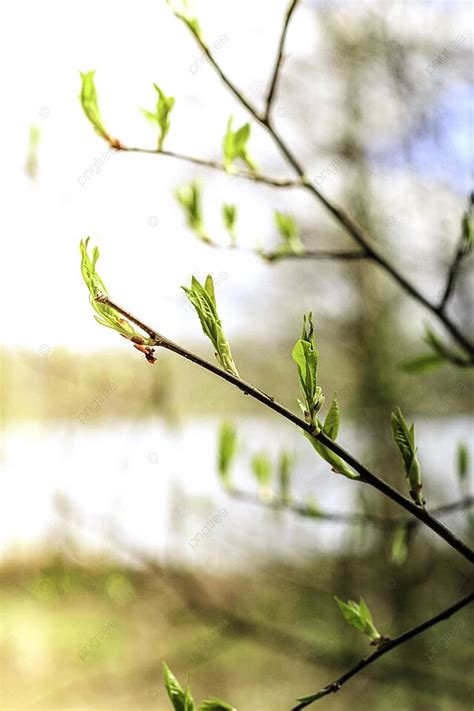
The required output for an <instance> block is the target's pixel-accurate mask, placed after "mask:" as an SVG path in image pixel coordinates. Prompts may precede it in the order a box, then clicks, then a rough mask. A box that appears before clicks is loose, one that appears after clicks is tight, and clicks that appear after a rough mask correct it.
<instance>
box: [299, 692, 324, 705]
mask: <svg viewBox="0 0 474 711" xmlns="http://www.w3.org/2000/svg"><path fill="white" fill-rule="evenodd" d="M327 693H328V692H327V690H326V689H321V691H317V692H316V693H315V694H310V695H309V696H299V697H298V698H297V699H296V700H297V701H298V703H300V704H307V705H309V704H311V703H313V701H317V700H318V699H322V698H323V697H324V696H326V695H327Z"/></svg>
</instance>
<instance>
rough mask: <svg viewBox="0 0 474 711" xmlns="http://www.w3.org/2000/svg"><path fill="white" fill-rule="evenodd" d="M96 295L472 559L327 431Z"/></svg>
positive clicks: (161, 344)
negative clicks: (280, 420)
mask: <svg viewBox="0 0 474 711" xmlns="http://www.w3.org/2000/svg"><path fill="white" fill-rule="evenodd" d="M96 298H97V301H99V302H100V303H103V304H106V305H107V306H109V307H111V308H113V309H115V310H116V311H117V312H118V313H119V314H121V315H122V316H124V317H125V318H126V319H128V320H129V321H130V322H131V323H134V324H135V325H136V326H138V327H139V328H141V329H142V330H143V331H144V332H145V333H146V334H147V335H148V336H149V337H150V338H151V340H152V341H153V344H151V345H153V346H157V347H161V348H166V349H167V350H169V351H173V353H176V354H177V355H179V356H181V357H182V358H186V360H189V361H191V362H192V363H194V364H195V365H198V366H200V367H201V368H204V369H205V370H208V371H210V372H211V373H213V374H214V375H217V376H218V377H219V378H222V379H223V380H226V381H227V382H228V383H231V384H232V385H235V387H237V388H238V389H239V390H241V391H242V392H243V393H245V394H246V395H249V396H250V397H252V398H253V399H254V400H258V402H260V403H262V404H263V405H265V406H266V407H268V408H270V410H273V411H274V412H277V413H278V414H279V415H281V416H282V417H284V418H285V419H287V420H289V421H290V422H292V423H293V424H295V425H296V426H297V427H299V428H300V429H302V430H303V431H305V432H308V433H309V434H311V435H312V436H314V437H315V438H316V439H318V440H319V441H320V442H321V444H323V445H324V446H325V447H327V448H328V449H330V450H331V451H332V452H334V454H337V455H338V456H339V457H341V459H343V460H344V461H345V462H346V463H347V464H349V466H350V467H352V469H354V471H356V472H357V473H358V475H359V479H358V481H361V482H363V483H365V484H368V485H369V486H372V487H374V488H375V489H377V490H378V491H380V492H381V493H382V494H385V496H387V497H388V498H389V499H391V500H392V501H394V502H395V503H396V504H398V505H399V506H401V507H402V508H404V509H405V510H406V511H408V512H409V513H411V514H412V515H413V516H415V517H416V518H417V519H419V520H420V521H422V522H423V523H424V524H425V525H426V526H428V528H430V529H431V530H432V531H434V532H435V533H436V534H437V535H438V536H440V538H442V539H443V540H444V541H445V542H446V543H448V545H450V546H451V547H452V548H454V549H455V550H457V551H458V553H461V555H462V556H464V558H466V559H467V560H469V561H470V562H474V551H473V550H471V549H470V548H469V546H468V545H467V544H466V543H464V542H463V541H461V540H460V539H459V538H458V537H457V536H455V535H454V533H452V532H451V531H450V530H449V529H447V528H446V527H445V526H444V525H443V524H442V523H440V521H438V520H437V519H435V518H434V517H433V516H431V514H430V513H428V511H427V510H426V509H425V508H422V507H419V506H417V505H416V504H414V503H413V502H412V501H410V500H409V499H407V498H406V497H405V496H403V495H402V494H400V493H399V492H398V491H397V490H396V489H393V488H392V487H391V486H390V484H387V483H386V482H384V481H383V480H382V479H379V477H378V476H377V475H376V474H373V473H372V472H371V471H369V469H367V468H366V467H365V466H364V465H363V464H361V463H360V462H359V461H357V459H355V458H354V457H353V456H352V455H351V454H350V453H349V452H347V451H346V450H345V449H343V448H342V447H341V446H340V445H339V444H337V443H336V442H333V440H332V439H330V438H329V437H328V436H327V435H325V434H324V432H322V431H321V432H319V433H318V434H315V433H314V428H313V427H312V426H311V425H309V424H307V423H306V422H305V421H304V420H302V419H301V418H300V417H298V416H297V415H295V414H294V413H293V412H291V410H288V409H287V408H286V407H284V406H283V405H280V403H278V402H276V401H275V399H274V398H273V397H271V396H270V395H267V394H266V393H264V392H262V391H261V390H259V389H258V388H256V387H255V386H254V385H251V384H250V383H247V382H246V381H245V380H242V378H240V377H238V376H236V375H234V374H233V373H229V372H228V371H226V370H224V369H223V368H220V367H219V366H218V365H215V364H214V363H210V362H208V361H206V360H204V359H203V358H201V357H200V356H198V355H196V354H195V353H192V352H191V351H188V350H186V349H185V348H183V347H182V346H180V345H178V344H177V343H174V342H173V341H171V340H169V339H168V338H166V337H165V336H163V335H161V334H160V333H158V332H157V331H155V330H154V329H152V328H150V326H147V325H146V324H145V323H143V322H142V321H140V320H139V319H137V317H136V316H133V315H132V314H131V313H129V312H128V311H125V310H124V309H123V308H121V307H120V306H118V305H117V304H116V303H114V302H113V301H111V300H110V299H109V298H108V297H107V296H105V295H104V294H101V295H98V296H97V297H96Z"/></svg>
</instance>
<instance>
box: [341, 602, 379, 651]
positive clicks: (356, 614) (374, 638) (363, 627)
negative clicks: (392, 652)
mask: <svg viewBox="0 0 474 711" xmlns="http://www.w3.org/2000/svg"><path fill="white" fill-rule="evenodd" d="M334 599H335V600H336V602H337V604H338V606H339V609H340V611H341V612H342V615H343V617H344V619H345V620H346V622H348V623H349V624H350V625H351V626H352V627H354V628H355V629H356V630H359V631H360V632H363V633H364V634H365V635H366V636H367V637H368V638H369V639H370V641H371V642H378V641H380V640H381V639H382V636H381V635H380V633H379V632H378V630H377V629H376V627H375V625H374V623H373V620H372V615H371V613H370V610H369V608H368V607H367V605H366V603H365V600H364V598H362V597H361V598H360V602H359V604H357V603H356V602H354V600H349V601H348V602H347V603H346V602H343V601H342V600H340V599H339V598H338V597H336V596H334Z"/></svg>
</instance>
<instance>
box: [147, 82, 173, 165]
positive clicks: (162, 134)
mask: <svg viewBox="0 0 474 711" xmlns="http://www.w3.org/2000/svg"><path fill="white" fill-rule="evenodd" d="M153 86H154V87H155V90H156V93H157V94H158V98H157V101H156V108H155V111H154V112H153V111H148V110H147V109H142V111H143V114H144V116H146V118H147V119H148V120H149V121H151V123H153V124H156V125H157V126H158V128H159V136H158V150H159V151H161V149H162V148H163V143H164V140H165V138H166V136H167V135H168V131H169V130H170V125H171V124H170V113H171V111H172V109H173V106H174V101H175V99H174V96H166V95H165V94H164V93H163V92H162V91H161V89H160V87H159V86H158V85H157V84H153Z"/></svg>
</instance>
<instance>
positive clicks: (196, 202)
mask: <svg viewBox="0 0 474 711" xmlns="http://www.w3.org/2000/svg"><path fill="white" fill-rule="evenodd" d="M175 195H176V199H177V200H178V202H179V204H180V205H181V207H182V208H183V210H184V213H185V216H186V222H187V225H188V227H189V228H190V229H191V230H193V232H194V233H195V234H196V235H197V236H198V237H199V239H201V240H202V241H203V242H206V243H207V244H212V240H211V238H210V237H209V235H208V234H207V232H206V228H205V226H204V215H203V211H202V195H201V184H200V182H199V181H198V180H194V181H193V182H192V183H188V184H186V185H182V186H181V187H180V188H178V189H177V190H176V192H175Z"/></svg>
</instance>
